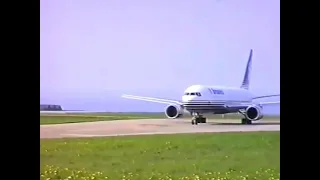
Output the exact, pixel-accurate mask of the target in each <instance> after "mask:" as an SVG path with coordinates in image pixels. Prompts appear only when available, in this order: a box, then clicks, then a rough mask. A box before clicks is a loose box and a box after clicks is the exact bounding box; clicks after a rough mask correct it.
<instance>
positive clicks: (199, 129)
mask: <svg viewBox="0 0 320 180" xmlns="http://www.w3.org/2000/svg"><path fill="white" fill-rule="evenodd" d="M245 131H280V120H271V121H270V120H262V121H259V122H254V123H253V124H252V125H241V124H240V122H239V120H228V119H223V120H216V119H215V120H214V121H211V120H208V123H206V124H199V125H197V126H196V125H191V124H190V120H184V119H178V120H168V119H141V120H116V121H100V122H87V123H70V124H56V125H40V138H71V137H103V136H125V135H148V134H150V135H151V134H176V133H217V132H245Z"/></svg>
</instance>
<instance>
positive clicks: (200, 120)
mask: <svg viewBox="0 0 320 180" xmlns="http://www.w3.org/2000/svg"><path fill="white" fill-rule="evenodd" d="M199 123H207V118H204V117H201V118H199Z"/></svg>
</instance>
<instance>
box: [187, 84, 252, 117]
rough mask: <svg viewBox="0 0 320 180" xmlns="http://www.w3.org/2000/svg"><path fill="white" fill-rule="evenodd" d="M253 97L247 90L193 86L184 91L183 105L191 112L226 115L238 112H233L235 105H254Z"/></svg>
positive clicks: (235, 110)
mask: <svg viewBox="0 0 320 180" xmlns="http://www.w3.org/2000/svg"><path fill="white" fill-rule="evenodd" d="M253 97H254V95H253V94H252V93H251V92H250V91H248V90H246V89H241V88H233V87H223V86H203V85H193V86H190V87H188V88H187V89H186V90H185V91H184V95H183V96H182V105H183V106H184V107H185V110H187V111H189V112H199V113H214V114H224V113H231V112H237V111H238V108H236V109H234V110H233V109H232V106H233V105H237V106H239V105H248V104H252V98H253ZM227 107H229V108H227ZM230 107H231V108H230Z"/></svg>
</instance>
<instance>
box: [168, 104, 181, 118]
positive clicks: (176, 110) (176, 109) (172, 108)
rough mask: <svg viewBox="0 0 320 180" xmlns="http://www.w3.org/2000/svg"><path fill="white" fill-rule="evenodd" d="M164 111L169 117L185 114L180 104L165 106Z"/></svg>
mask: <svg viewBox="0 0 320 180" xmlns="http://www.w3.org/2000/svg"><path fill="white" fill-rule="evenodd" d="M164 113H165V114H166V116H167V117H168V118H169V119H176V118H179V117H182V116H183V108H181V107H180V106H178V105H169V106H167V107H166V108H165V110H164Z"/></svg>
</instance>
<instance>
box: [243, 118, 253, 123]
mask: <svg viewBox="0 0 320 180" xmlns="http://www.w3.org/2000/svg"><path fill="white" fill-rule="evenodd" d="M241 124H252V121H251V120H249V119H247V118H242V119H241Z"/></svg>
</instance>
